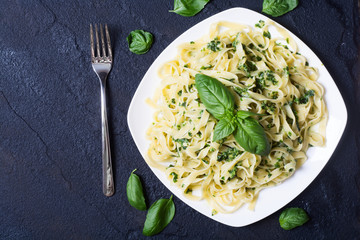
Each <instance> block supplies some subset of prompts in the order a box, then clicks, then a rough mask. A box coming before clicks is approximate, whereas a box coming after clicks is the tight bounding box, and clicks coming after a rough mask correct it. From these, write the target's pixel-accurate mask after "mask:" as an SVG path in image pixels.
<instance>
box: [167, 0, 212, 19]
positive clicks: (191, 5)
mask: <svg viewBox="0 0 360 240" xmlns="http://www.w3.org/2000/svg"><path fill="white" fill-rule="evenodd" d="M209 1H210V0H175V1H174V10H170V12H174V13H177V14H179V15H181V16H184V17H191V16H194V15H196V14H198V13H199V12H200V11H201V10H202V9H203V8H204V7H205V5H206V4H207V3H208V2H209Z"/></svg>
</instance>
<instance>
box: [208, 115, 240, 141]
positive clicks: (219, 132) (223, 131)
mask: <svg viewBox="0 0 360 240" xmlns="http://www.w3.org/2000/svg"><path fill="white" fill-rule="evenodd" d="M234 131H235V125H234V124H233V123H232V122H231V121H228V120H226V119H221V120H220V121H219V122H218V123H217V124H216V127H215V129H214V136H213V141H214V142H215V141H218V140H220V139H223V138H224V137H227V136H229V135H230V134H232V133H233V132H234Z"/></svg>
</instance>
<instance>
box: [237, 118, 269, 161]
mask: <svg viewBox="0 0 360 240" xmlns="http://www.w3.org/2000/svg"><path fill="white" fill-rule="evenodd" d="M238 123H239V124H238V125H237V127H236V130H235V133H234V137H235V140H236V141H237V142H238V143H239V144H240V146H241V147H243V148H244V150H245V151H247V152H250V153H255V154H259V155H263V156H265V155H268V154H269V152H270V144H269V141H268V139H267V137H266V134H265V131H264V129H263V127H262V126H261V125H260V124H259V123H258V122H257V121H256V120H255V119H253V118H251V117H249V118H245V119H241V118H238Z"/></svg>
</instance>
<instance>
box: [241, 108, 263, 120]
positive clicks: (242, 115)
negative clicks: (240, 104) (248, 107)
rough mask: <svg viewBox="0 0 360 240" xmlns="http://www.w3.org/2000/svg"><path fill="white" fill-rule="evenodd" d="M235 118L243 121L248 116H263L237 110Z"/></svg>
mask: <svg viewBox="0 0 360 240" xmlns="http://www.w3.org/2000/svg"><path fill="white" fill-rule="evenodd" d="M236 116H237V117H238V118H241V119H245V118H247V117H250V116H263V114H258V113H253V112H250V111H243V110H239V111H237V113H236Z"/></svg>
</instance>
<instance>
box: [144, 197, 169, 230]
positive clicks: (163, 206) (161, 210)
mask: <svg viewBox="0 0 360 240" xmlns="http://www.w3.org/2000/svg"><path fill="white" fill-rule="evenodd" d="M172 198H173V196H172V195H171V197H170V199H159V200H157V201H156V202H154V203H153V204H152V205H151V207H150V208H149V211H148V213H147V215H146V220H145V224H144V229H143V234H144V235H145V236H152V235H155V234H158V233H159V232H161V231H162V230H163V229H164V228H165V227H166V226H167V225H168V224H169V223H170V222H171V220H172V219H173V217H174V215H175V204H174V202H173V200H172Z"/></svg>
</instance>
